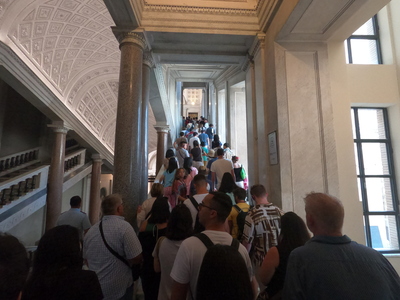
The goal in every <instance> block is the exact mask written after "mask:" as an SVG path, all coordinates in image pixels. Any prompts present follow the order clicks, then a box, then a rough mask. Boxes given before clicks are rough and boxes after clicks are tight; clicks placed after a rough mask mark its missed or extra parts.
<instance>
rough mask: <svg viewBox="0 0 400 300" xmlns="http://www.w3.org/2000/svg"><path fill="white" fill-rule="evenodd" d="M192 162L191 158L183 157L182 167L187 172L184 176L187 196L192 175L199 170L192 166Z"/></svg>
mask: <svg viewBox="0 0 400 300" xmlns="http://www.w3.org/2000/svg"><path fill="white" fill-rule="evenodd" d="M192 164H193V160H192V158H191V157H185V159H184V160H183V168H184V169H185V170H186V174H187V176H186V178H185V183H186V191H187V196H189V192H190V183H191V182H192V180H193V178H194V176H196V175H197V174H198V173H199V170H197V169H196V168H195V167H193V166H192Z"/></svg>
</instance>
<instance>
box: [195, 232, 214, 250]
mask: <svg viewBox="0 0 400 300" xmlns="http://www.w3.org/2000/svg"><path fill="white" fill-rule="evenodd" d="M194 236H195V237H197V238H198V239H199V240H200V241H202V242H203V244H204V246H206V247H207V249H208V248H210V247H212V246H214V243H213V242H212V241H211V240H210V238H209V237H208V236H207V235H206V234H204V233H198V234H195V235H194Z"/></svg>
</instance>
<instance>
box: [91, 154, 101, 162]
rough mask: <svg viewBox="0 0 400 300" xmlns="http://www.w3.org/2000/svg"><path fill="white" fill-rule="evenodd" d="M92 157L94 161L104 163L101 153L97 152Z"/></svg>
mask: <svg viewBox="0 0 400 300" xmlns="http://www.w3.org/2000/svg"><path fill="white" fill-rule="evenodd" d="M91 159H92V160H93V162H100V163H103V158H102V157H101V154H99V153H95V154H93V155H92V156H91Z"/></svg>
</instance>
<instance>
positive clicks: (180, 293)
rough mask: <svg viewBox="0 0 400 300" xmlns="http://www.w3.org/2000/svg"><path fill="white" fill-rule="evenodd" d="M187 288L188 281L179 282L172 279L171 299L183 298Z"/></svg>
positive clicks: (179, 299) (181, 299)
mask: <svg viewBox="0 0 400 300" xmlns="http://www.w3.org/2000/svg"><path fill="white" fill-rule="evenodd" d="M188 290H189V283H179V282H176V281H175V280H174V283H173V284H172V291H171V300H185V299H186V296H187V293H188Z"/></svg>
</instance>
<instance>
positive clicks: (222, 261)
mask: <svg viewBox="0 0 400 300" xmlns="http://www.w3.org/2000/svg"><path fill="white" fill-rule="evenodd" d="M196 299H197V300H219V299H229V300H251V299H253V291H252V288H251V283H250V278H249V272H248V270H247V267H246V264H245V262H244V259H243V257H242V256H241V254H240V252H239V251H238V250H237V249H236V248H234V247H232V246H228V245H219V244H217V245H214V246H212V247H210V248H209V249H208V250H207V252H206V254H205V255H204V258H203V262H202V264H201V268H200V272H199V278H198V281H197V291H196Z"/></svg>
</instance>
